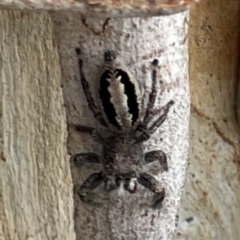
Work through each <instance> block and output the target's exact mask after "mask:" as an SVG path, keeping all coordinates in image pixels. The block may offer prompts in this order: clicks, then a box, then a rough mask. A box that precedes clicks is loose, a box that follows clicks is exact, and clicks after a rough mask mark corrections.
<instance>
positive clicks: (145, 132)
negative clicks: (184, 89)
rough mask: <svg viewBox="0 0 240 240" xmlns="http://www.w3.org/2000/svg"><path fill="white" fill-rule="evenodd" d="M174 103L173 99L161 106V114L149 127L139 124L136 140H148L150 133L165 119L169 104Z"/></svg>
mask: <svg viewBox="0 0 240 240" xmlns="http://www.w3.org/2000/svg"><path fill="white" fill-rule="evenodd" d="M173 104H174V101H172V100H171V101H169V102H168V103H167V104H166V105H165V106H163V107H162V108H161V112H162V111H163V114H162V115H160V117H158V119H157V120H156V121H155V122H154V123H153V124H152V125H151V126H150V127H147V128H145V127H143V126H142V125H140V126H139V128H138V129H137V131H139V132H140V135H139V136H138V137H137V142H143V141H146V140H148V139H149V138H150V137H151V135H152V134H153V133H154V132H155V131H156V130H157V129H158V128H159V127H160V126H161V125H162V123H163V122H164V121H165V120H166V118H167V115H168V112H169V110H170V108H171V106H172V105H173Z"/></svg>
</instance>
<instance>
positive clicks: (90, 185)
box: [77, 172, 106, 204]
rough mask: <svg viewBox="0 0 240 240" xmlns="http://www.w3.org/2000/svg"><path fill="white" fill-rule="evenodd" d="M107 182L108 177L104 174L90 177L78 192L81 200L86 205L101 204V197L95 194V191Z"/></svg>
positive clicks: (94, 174) (99, 173) (95, 174)
mask: <svg viewBox="0 0 240 240" xmlns="http://www.w3.org/2000/svg"><path fill="white" fill-rule="evenodd" d="M105 180H106V176H105V175H104V174H103V173H102V172H98V173H93V174H92V175H90V176H89V177H88V178H87V179H86V180H85V181H84V183H83V184H82V186H81V187H80V189H79V190H78V192H77V193H78V195H79V197H80V199H81V200H82V201H83V202H86V203H92V204H95V203H99V200H100V195H98V194H97V193H93V191H94V190H95V189H96V188H97V187H98V186H99V185H100V184H101V183H103V182H104V181H105Z"/></svg>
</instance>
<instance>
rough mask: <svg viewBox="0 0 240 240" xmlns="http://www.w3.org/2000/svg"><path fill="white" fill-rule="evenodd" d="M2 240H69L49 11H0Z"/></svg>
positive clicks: (68, 196)
mask: <svg viewBox="0 0 240 240" xmlns="http://www.w3.org/2000/svg"><path fill="white" fill-rule="evenodd" d="M0 28H1V33H0V66H1V71H0V79H1V88H2V128H1V135H2V138H3V146H2V149H3V150H2V153H1V156H2V158H1V159H0V239H1V240H20V239H24V240H25V239H34V240H43V239H44V240H50V239H51V240H52V239H62V240H66V239H74V238H75V233H74V229H73V198H72V180H71V173H70V168H69V156H68V155H67V150H66V121H65V119H66V115H65V110H64V107H63V96H62V90H61V87H60V84H61V72H60V65H59V56H58V51H57V45H56V44H55V43H54V41H53V33H52V21H51V19H50V18H49V16H48V14H30V13H27V14H24V13H21V12H7V11H1V15H0Z"/></svg>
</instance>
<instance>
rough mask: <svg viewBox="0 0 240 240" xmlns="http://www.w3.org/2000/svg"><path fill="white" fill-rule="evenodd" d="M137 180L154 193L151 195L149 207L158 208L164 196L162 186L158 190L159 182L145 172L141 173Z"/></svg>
mask: <svg viewBox="0 0 240 240" xmlns="http://www.w3.org/2000/svg"><path fill="white" fill-rule="evenodd" d="M137 180H138V182H139V183H140V184H141V185H142V186H144V187H145V188H147V189H149V190H150V191H151V192H153V193H154V194H155V195H154V197H153V203H152V205H151V207H152V208H153V209H160V208H161V207H162V202H163V200H164V197H165V189H164V188H162V189H161V190H160V189H159V182H158V181H157V180H156V179H155V178H154V177H152V176H151V175H150V174H148V173H146V172H144V173H141V174H140V176H139V177H138V179H137Z"/></svg>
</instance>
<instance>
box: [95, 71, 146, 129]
mask: <svg viewBox="0 0 240 240" xmlns="http://www.w3.org/2000/svg"><path fill="white" fill-rule="evenodd" d="M99 98H100V101H101V105H102V110H103V114H104V116H105V119H106V120H107V121H108V122H109V123H110V124H111V125H113V126H114V127H115V128H117V129H118V130H124V129H129V128H130V127H132V126H134V124H135V123H136V121H137V120H138V118H139V115H140V108H141V106H140V100H139V99H140V96H139V87H138V84H137V82H136V81H135V80H133V79H132V78H131V76H130V75H129V73H127V72H125V71H123V70H122V69H119V68H116V69H114V70H112V71H110V70H105V71H104V72H103V74H102V75H101V78H100V88H99Z"/></svg>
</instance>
